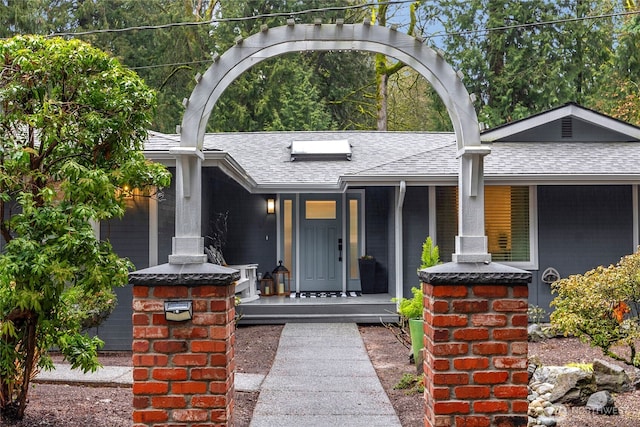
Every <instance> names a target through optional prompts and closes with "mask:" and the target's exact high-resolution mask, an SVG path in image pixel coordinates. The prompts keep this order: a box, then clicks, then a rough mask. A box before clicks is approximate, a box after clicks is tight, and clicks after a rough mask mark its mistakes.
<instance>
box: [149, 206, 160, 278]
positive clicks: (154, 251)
mask: <svg viewBox="0 0 640 427" xmlns="http://www.w3.org/2000/svg"><path fill="white" fill-rule="evenodd" d="M156 265H158V199H156V198H155V197H153V196H152V197H149V267H153V266H156Z"/></svg>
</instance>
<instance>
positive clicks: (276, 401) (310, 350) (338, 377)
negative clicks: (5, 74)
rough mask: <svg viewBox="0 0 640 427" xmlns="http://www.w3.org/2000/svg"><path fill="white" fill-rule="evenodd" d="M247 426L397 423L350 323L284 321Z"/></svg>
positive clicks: (386, 425) (364, 426)
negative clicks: (270, 365)
mask: <svg viewBox="0 0 640 427" xmlns="http://www.w3.org/2000/svg"><path fill="white" fill-rule="evenodd" d="M250 425H251V427H270V426H273V427H276V426H277V427H286V426H291V427H299V426H308V427H312V426H323V427H324V426H331V425H334V426H350V427H360V426H362V427H373V426H381V427H382V426H384V427H394V426H398V427H399V426H400V420H399V419H398V416H397V415H396V413H395V411H394V409H393V406H392V405H391V402H390V400H389V398H388V397H387V395H386V393H385V391H384V389H383V388H382V385H381V384H380V381H379V380H378V377H377V375H376V372H375V370H374V369H373V365H372V364H371V361H370V360H369V356H368V355H367V351H366V350H365V347H364V343H363V341H362V338H361V336H360V332H359V331H358V328H357V326H356V324H354V323H287V324H286V326H285V327H284V329H283V331H282V335H281V337H280V344H279V345H278V351H277V354H276V358H275V361H274V364H273V366H272V368H271V371H270V372H269V374H268V375H267V377H266V378H265V380H264V382H263V383H262V387H261V391H260V397H259V398H258V403H257V405H256V408H255V410H254V413H253V419H252V421H251V424H250Z"/></svg>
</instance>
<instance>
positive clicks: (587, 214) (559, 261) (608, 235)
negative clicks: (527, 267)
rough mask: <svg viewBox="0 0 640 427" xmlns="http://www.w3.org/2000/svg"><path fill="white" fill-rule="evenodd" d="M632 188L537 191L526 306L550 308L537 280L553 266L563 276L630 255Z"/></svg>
mask: <svg viewBox="0 0 640 427" xmlns="http://www.w3.org/2000/svg"><path fill="white" fill-rule="evenodd" d="M632 231H633V206H632V187H631V186H622V185H620V186H604V185H603V186H540V187H538V248H539V268H540V270H539V271H537V272H533V273H534V279H533V283H532V284H531V286H530V292H529V303H530V304H535V305H538V306H540V307H542V308H545V309H547V310H548V309H549V302H551V300H552V298H553V296H552V295H551V292H550V287H549V285H547V284H545V283H542V282H541V280H540V276H541V274H542V272H543V271H544V270H545V269H546V268H547V267H554V268H556V269H557V270H558V272H559V273H560V276H561V277H567V276H569V275H571V274H581V273H584V272H586V271H588V270H591V269H593V268H595V267H597V266H599V265H609V264H612V263H616V262H617V261H618V260H619V259H620V258H621V257H622V256H624V255H625V254H629V253H631V252H633V250H634V248H633V232H632Z"/></svg>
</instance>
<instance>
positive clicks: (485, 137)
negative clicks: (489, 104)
mask: <svg viewBox="0 0 640 427" xmlns="http://www.w3.org/2000/svg"><path fill="white" fill-rule="evenodd" d="M563 117H575V118H577V119H579V120H583V121H585V122H591V123H593V124H594V125H596V126H601V127H603V128H607V129H609V130H612V131H614V132H618V133H621V134H625V135H628V136H630V137H631V138H635V139H637V140H640V128H639V127H637V126H634V125H631V124H629V123H625V122H623V121H620V120H617V119H614V118H612V117H609V116H605V115H603V114H600V113H597V112H595V111H593V110H589V109H587V108H584V107H581V106H579V105H577V104H567V105H564V106H562V107H559V108H556V109H554V110H549V111H546V112H543V113H540V114H536V115H533V116H531V117H528V118H525V119H522V120H519V121H516V122H513V123H506V124H504V125H502V126H499V127H497V128H495V129H490V130H487V131H485V132H482V133H481V134H480V141H481V142H483V143H489V142H495V141H499V140H501V139H503V138H509V137H510V136H513V135H515V134H518V133H520V132H524V131H527V130H529V129H532V128H535V127H538V126H543V125H545V124H547V123H550V122H553V121H555V120H559V119H562V118H563Z"/></svg>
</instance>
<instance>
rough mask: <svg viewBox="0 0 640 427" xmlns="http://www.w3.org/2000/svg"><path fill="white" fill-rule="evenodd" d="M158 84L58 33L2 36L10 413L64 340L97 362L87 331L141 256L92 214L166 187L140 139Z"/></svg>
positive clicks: (4, 376) (3, 265) (74, 353)
mask: <svg viewBox="0 0 640 427" xmlns="http://www.w3.org/2000/svg"><path fill="white" fill-rule="evenodd" d="M154 102H155V98H154V94H153V92H152V91H150V90H149V89H148V87H147V86H146V85H145V84H144V83H143V81H142V80H141V79H140V78H139V77H138V76H137V75H135V74H134V73H133V72H131V71H130V70H127V69H125V68H124V67H122V66H121V65H120V63H119V62H118V61H117V60H115V59H114V58H112V57H110V56H108V55H107V54H105V53H104V52H102V51H99V50H97V49H95V48H93V47H91V46H89V45H87V44H86V43H83V42H80V41H77V40H71V41H65V40H63V39H60V38H49V39H45V38H42V37H35V36H28V37H22V36H18V37H14V38H11V39H3V40H0V109H1V110H2V111H3V114H2V115H1V116H0V128H1V129H2V133H1V134H0V234H1V235H2V237H3V239H4V245H3V248H2V254H1V255H0V338H1V339H0V413H1V415H2V416H3V417H7V418H18V419H19V418H21V417H22V416H23V415H24V409H25V405H26V397H27V392H28V387H29V380H30V378H31V377H32V376H33V375H34V373H35V372H36V371H37V369H39V368H43V367H47V366H50V361H49V359H48V358H47V356H46V352H47V350H48V349H49V348H51V347H53V346H55V347H57V348H58V349H59V350H60V351H61V352H62V354H63V355H64V356H65V357H66V358H67V360H69V362H70V363H71V366H72V367H74V368H81V369H82V370H84V371H89V370H95V369H96V368H97V367H98V360H97V357H96V355H97V350H98V348H99V347H100V346H101V345H102V342H101V341H100V339H99V338H97V337H90V336H88V335H86V334H83V333H82V329H83V327H86V326H89V325H93V324H95V323H96V322H99V321H100V320H101V319H102V318H104V317H105V316H106V315H107V314H108V313H109V312H110V310H111V309H112V307H113V306H114V305H115V295H114V293H113V287H115V286H122V285H124V284H126V283H127V277H128V272H129V270H130V269H131V268H132V264H131V263H130V262H129V261H128V260H126V259H121V258H119V257H118V256H117V255H116V254H115V253H114V252H113V250H112V248H111V245H110V244H109V242H106V241H98V240H96V238H95V234H94V232H93V228H92V226H91V222H97V221H102V220H108V219H110V218H114V217H120V216H122V214H123V213H124V208H125V201H124V193H123V192H122V191H121V189H122V188H124V187H125V186H131V187H137V188H139V189H141V191H147V192H148V191H151V188H152V186H159V187H163V186H166V185H168V183H169V179H170V175H169V174H168V172H167V171H166V170H165V168H164V167H162V166H160V165H157V164H153V163H150V162H148V161H146V160H145V159H144V156H143V155H142V152H141V148H142V144H143V142H144V141H145V139H146V135H147V134H146V129H147V127H148V126H149V123H150V113H149V111H150V108H152V107H153V105H154Z"/></svg>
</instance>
